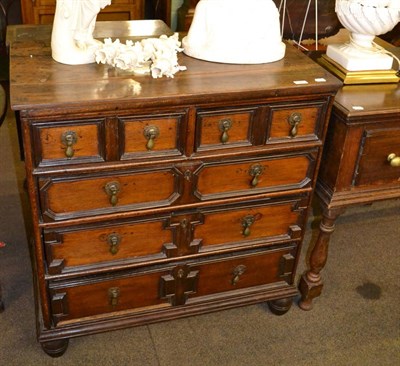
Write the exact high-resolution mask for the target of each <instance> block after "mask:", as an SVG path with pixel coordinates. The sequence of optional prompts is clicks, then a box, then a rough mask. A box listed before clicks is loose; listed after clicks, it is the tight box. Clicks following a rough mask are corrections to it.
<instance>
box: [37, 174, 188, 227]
mask: <svg viewBox="0 0 400 366" xmlns="http://www.w3.org/2000/svg"><path fill="white" fill-rule="evenodd" d="M39 191H40V204H41V209H42V214H43V219H44V220H45V221H46V220H47V221H52V220H63V219H69V218H73V217H82V216H90V215H96V214H97V215H98V214H104V213H111V212H121V211H127V210H134V209H136V210H137V209H143V208H151V207H162V206H169V205H171V204H172V203H173V202H174V201H175V200H176V199H177V198H178V197H179V196H180V193H181V187H180V184H179V179H178V174H177V173H176V171H175V169H174V168H173V167H165V168H158V169H152V170H146V169H143V170H140V169H139V170H136V171H135V173H130V172H125V173H123V172H113V173H112V174H107V175H106V174H99V175H91V176H86V175H82V176H72V177H47V178H41V179H39Z"/></svg>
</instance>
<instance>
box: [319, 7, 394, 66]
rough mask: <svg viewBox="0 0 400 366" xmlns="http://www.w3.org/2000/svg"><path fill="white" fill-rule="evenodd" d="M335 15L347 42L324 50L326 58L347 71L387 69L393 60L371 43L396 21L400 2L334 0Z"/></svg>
mask: <svg viewBox="0 0 400 366" xmlns="http://www.w3.org/2000/svg"><path fill="white" fill-rule="evenodd" d="M335 11H336V14H337V16H338V18H339V20H340V22H341V23H342V25H343V26H344V27H345V28H346V29H348V30H349V31H350V41H349V42H348V43H346V44H333V45H329V46H328V47H327V51H326V55H327V56H328V57H330V58H331V59H332V60H334V61H335V62H337V63H338V64H340V65H341V66H343V67H344V68H345V69H347V70H349V71H371V70H389V69H391V68H392V65H393V58H395V59H396V60H397V62H399V61H398V59H397V57H396V56H394V55H393V54H392V53H390V52H388V51H386V50H385V49H384V48H383V47H380V46H379V45H377V44H376V43H375V42H374V38H375V36H377V35H380V34H384V33H387V32H389V31H391V30H392V29H393V28H394V27H395V26H396V24H397V23H398V22H399V21H400V0H336V7H335Z"/></svg>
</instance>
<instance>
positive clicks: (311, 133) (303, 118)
mask: <svg viewBox="0 0 400 366" xmlns="http://www.w3.org/2000/svg"><path fill="white" fill-rule="evenodd" d="M325 112H326V102H325V101H320V102H315V103H307V104H301V103H293V104H277V105H271V106H270V108H269V124H268V126H269V127H268V128H267V138H266V143H267V144H271V143H284V142H295V141H298V140H300V141H305V140H309V141H313V140H314V141H315V140H318V139H320V138H321V137H322V131H323V129H322V127H323V118H324V116H325Z"/></svg>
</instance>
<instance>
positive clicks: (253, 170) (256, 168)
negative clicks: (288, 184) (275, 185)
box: [249, 164, 264, 187]
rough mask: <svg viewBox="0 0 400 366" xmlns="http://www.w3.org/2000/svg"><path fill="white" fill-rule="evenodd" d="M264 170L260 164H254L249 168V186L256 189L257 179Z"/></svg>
mask: <svg viewBox="0 0 400 366" xmlns="http://www.w3.org/2000/svg"><path fill="white" fill-rule="evenodd" d="M263 171H264V168H263V166H262V165H261V164H254V165H252V166H251V167H250V171H249V174H250V175H251V176H252V177H253V179H252V180H251V183H250V184H251V186H252V187H256V186H257V185H258V183H259V177H260V175H261V174H262V173H263Z"/></svg>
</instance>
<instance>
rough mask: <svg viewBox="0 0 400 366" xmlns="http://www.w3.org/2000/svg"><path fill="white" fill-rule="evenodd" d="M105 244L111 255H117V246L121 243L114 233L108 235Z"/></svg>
mask: <svg viewBox="0 0 400 366" xmlns="http://www.w3.org/2000/svg"><path fill="white" fill-rule="evenodd" d="M107 243H108V245H109V246H110V253H111V254H112V255H115V254H117V253H118V250H119V244H120V243H121V237H120V236H119V235H118V234H116V233H112V234H110V235H108V237H107Z"/></svg>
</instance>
